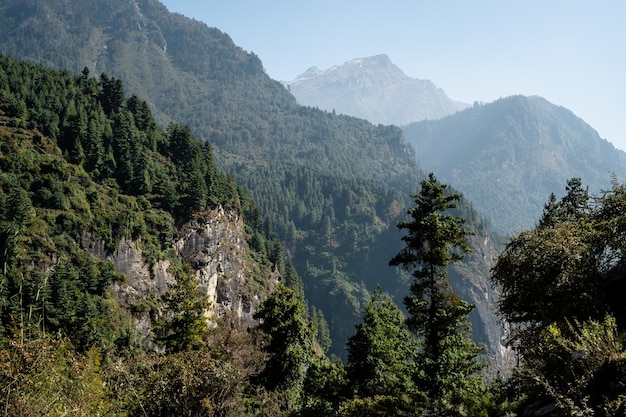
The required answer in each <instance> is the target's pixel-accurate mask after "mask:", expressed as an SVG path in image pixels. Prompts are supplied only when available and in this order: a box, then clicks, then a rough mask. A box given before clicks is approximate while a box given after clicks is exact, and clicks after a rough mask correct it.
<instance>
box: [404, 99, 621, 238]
mask: <svg viewBox="0 0 626 417" xmlns="http://www.w3.org/2000/svg"><path fill="white" fill-rule="evenodd" d="M403 131H404V134H405V135H406V138H407V141H409V142H410V143H411V144H412V145H413V146H414V147H415V149H416V154H417V158H418V160H419V162H420V164H421V165H422V166H424V167H425V168H426V169H429V170H434V171H435V172H437V173H439V175H440V177H441V178H442V180H444V181H447V182H450V183H451V184H454V185H455V186H456V187H457V188H458V189H460V190H462V191H463V193H464V194H465V195H466V196H467V197H468V198H469V199H470V200H471V201H472V202H474V205H475V206H476V208H477V209H478V210H479V211H480V212H481V213H484V214H485V215H486V216H487V218H489V220H490V222H491V223H490V224H491V225H492V228H493V229H494V230H495V231H497V232H498V233H501V234H504V235H510V234H511V233H517V232H519V231H521V230H525V229H528V228H531V227H533V226H534V224H535V222H536V221H537V219H538V218H539V216H540V215H541V208H542V205H543V203H544V202H545V198H546V196H548V195H550V194H551V193H555V194H557V195H559V196H560V195H562V194H563V184H565V182H566V181H567V180H568V179H570V178H573V177H580V178H582V180H583V182H584V183H585V184H587V185H588V186H589V187H590V190H591V191H592V192H594V193H598V192H600V191H601V190H606V189H608V188H610V185H611V183H610V181H611V177H612V175H615V176H617V178H619V179H620V180H624V179H626V153H624V152H623V151H620V150H618V149H615V147H614V146H613V145H611V144H610V143H609V142H608V141H606V140H603V139H601V138H600V137H599V136H598V133H597V132H596V131H595V130H593V128H592V127H591V126H589V125H588V124H586V123H585V122H584V121H583V120H581V119H580V118H578V117H576V116H575V115H574V114H573V113H572V112H571V111H569V110H567V109H565V108H563V107H559V106H555V105H553V104H551V103H550V102H548V101H547V100H545V99H543V98H541V97H524V96H513V97H507V98H503V99H500V100H497V101H495V102H493V103H488V104H484V105H483V104H480V105H479V104H476V105H474V107H472V108H470V109H467V110H464V111H462V112H459V113H457V114H455V115H452V116H449V117H446V118H443V119H440V120H433V121H424V122H419V123H414V124H410V125H408V126H405V127H404V128H403Z"/></svg>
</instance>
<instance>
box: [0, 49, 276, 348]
mask: <svg viewBox="0 0 626 417" xmlns="http://www.w3.org/2000/svg"><path fill="white" fill-rule="evenodd" d="M120 87H123V85H122V84H118V83H117V82H113V83H111V82H110V79H109V78H107V77H104V76H103V77H101V80H100V81H97V80H96V79H95V78H89V77H86V76H85V75H84V74H80V75H73V74H71V73H69V72H68V71H59V70H52V69H47V68H44V67H42V66H40V65H32V64H28V63H23V62H19V61H16V60H15V59H13V58H10V57H4V56H0V97H1V98H2V100H0V246H1V247H2V248H3V250H2V253H1V254H0V263H2V265H3V269H2V274H1V275H0V283H1V284H2V285H1V286H0V339H2V341H3V342H4V339H5V338H6V337H7V336H9V335H10V334H13V332H15V331H16V329H17V325H16V322H15V319H16V317H21V319H20V320H19V325H20V327H21V329H19V330H20V331H22V332H24V331H27V332H28V333H29V334H31V333H32V334H39V333H38V332H41V333H43V335H44V336H45V334H46V332H48V333H55V332H59V333H61V334H64V335H66V336H68V337H71V338H72V343H73V344H74V346H75V347H76V348H77V349H79V350H84V349H89V348H91V347H99V348H101V349H103V352H104V353H106V352H117V351H118V349H121V350H124V349H137V348H138V347H145V348H148V349H158V347H157V346H156V345H155V341H156V338H157V337H158V334H159V333H158V332H156V331H155V326H154V324H155V320H156V319H158V318H159V317H160V316H162V315H163V314H164V312H166V311H167V309H168V308H169V307H168V306H167V304H165V303H164V302H163V301H162V300H161V299H160V297H161V296H162V295H164V294H165V293H166V292H168V291H172V289H173V288H176V286H177V282H179V281H180V280H181V279H183V278H184V276H185V274H188V273H193V275H194V276H195V277H196V278H197V285H198V286H199V288H200V289H201V290H202V293H203V294H204V295H205V296H206V297H207V301H208V302H209V306H208V308H207V309H206V310H202V311H201V313H202V318H203V320H204V314H205V313H206V314H207V316H208V317H212V318H213V319H214V320H224V322H225V323H228V324H231V325H235V324H236V323H252V322H253V318H252V315H253V314H254V311H255V310H256V307H257V306H258V305H259V304H260V301H261V299H264V298H265V297H266V296H267V294H269V293H270V292H271V290H272V289H273V288H274V286H275V283H276V281H277V280H278V279H279V278H280V275H281V274H282V272H281V271H279V270H277V269H276V266H275V261H271V260H270V258H268V257H267V256H266V255H267V251H259V250H256V249H251V248H250V245H249V243H248V241H249V237H248V236H250V235H251V234H252V233H254V232H253V231H252V230H250V229H249V226H248V227H246V225H245V224H244V222H243V219H242V214H245V211H246V207H249V206H250V203H251V202H250V198H249V195H248V196H247V197H246V193H245V192H239V191H237V190H236V185H234V184H231V183H230V181H228V180H227V178H226V176H224V175H223V174H222V173H220V172H219V171H217V170H216V169H215V168H214V162H213V157H212V153H211V149H210V146H208V145H207V144H204V145H202V144H200V143H199V142H198V141H197V140H196V139H195V138H193V136H191V134H190V132H189V130H188V129H185V128H182V127H180V126H174V125H171V126H170V127H169V129H168V131H167V132H165V131H163V130H162V129H161V128H160V127H158V126H157V125H156V124H155V123H154V119H153V116H152V114H151V112H150V110H149V109H148V107H147V104H146V103H145V102H142V101H140V100H139V99H138V98H137V97H136V96H132V97H129V98H128V99H126V98H124V97H122V96H120V95H119V93H120V91H119V88H120ZM270 245H272V243H271V241H266V243H265V247H270ZM283 272H284V271H283ZM283 275H284V274H283ZM285 278H287V277H286V276H285ZM190 298H192V296H190ZM26 311H28V312H29V313H28V314H27V315H26V314H25V312H26ZM3 346H4V344H3Z"/></svg>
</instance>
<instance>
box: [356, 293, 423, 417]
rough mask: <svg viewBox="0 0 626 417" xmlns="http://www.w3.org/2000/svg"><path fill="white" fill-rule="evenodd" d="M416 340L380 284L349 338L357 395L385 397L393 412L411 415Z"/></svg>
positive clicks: (361, 397) (380, 399)
mask: <svg viewBox="0 0 626 417" xmlns="http://www.w3.org/2000/svg"><path fill="white" fill-rule="evenodd" d="M415 349H416V341H415V339H414V338H413V336H412V335H411V333H410V332H409V330H408V329H407V327H406V325H405V318H404V314H402V312H401V311H400V309H399V308H398V306H397V305H396V304H395V303H394V302H393V301H392V300H391V299H390V298H389V297H388V296H385V295H384V294H383V292H382V289H381V288H380V287H378V288H377V289H376V291H375V293H374V295H373V296H372V298H371V300H370V303H369V304H368V306H367V308H366V309H365V313H364V314H363V321H362V322H361V323H359V324H357V325H356V332H355V334H354V335H353V336H351V337H350V338H349V339H348V364H347V368H346V370H347V376H348V380H349V385H350V388H351V390H352V394H353V395H354V396H355V397H356V398H360V399H364V398H372V399H374V398H376V401H384V402H385V404H386V406H387V407H393V410H391V409H389V410H388V411H389V412H392V411H393V415H410V414H411V413H410V410H411V407H410V404H411V402H412V400H413V399H414V398H415V394H416V393H415V392H413V391H414V385H413V381H412V380H411V375H413V374H414V372H415V364H414V362H413V354H414V352H415Z"/></svg>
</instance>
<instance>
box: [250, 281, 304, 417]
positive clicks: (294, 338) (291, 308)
mask: <svg viewBox="0 0 626 417" xmlns="http://www.w3.org/2000/svg"><path fill="white" fill-rule="evenodd" d="M254 318H255V319H257V320H258V321H259V324H258V329H260V330H261V331H262V332H263V335H264V340H265V342H264V345H263V350H264V351H265V352H267V353H268V354H269V355H270V356H269V359H268V361H267V364H266V366H265V369H264V370H263V371H262V372H261V375H260V381H261V383H262V384H263V386H265V387H266V388H267V389H269V390H271V391H277V392H280V393H282V394H283V395H284V397H283V398H284V402H285V404H284V407H285V408H286V409H287V410H289V411H295V410H297V409H299V408H300V407H301V406H302V388H303V385H304V380H305V377H306V373H307V369H308V367H309V364H310V362H311V358H312V356H313V339H314V333H313V328H312V326H311V325H310V323H309V322H308V321H307V319H306V309H305V306H304V304H303V302H302V301H301V300H300V299H298V297H297V295H296V293H295V292H294V291H293V290H292V289H290V288H288V287H286V286H284V285H279V286H278V287H277V288H276V291H275V292H274V293H273V294H272V295H271V296H270V297H269V298H268V299H266V300H265V301H264V302H263V303H262V304H261V306H260V307H259V309H258V310H257V312H256V313H255V314H254Z"/></svg>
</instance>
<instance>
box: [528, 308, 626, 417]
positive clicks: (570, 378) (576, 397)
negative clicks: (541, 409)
mask: <svg viewBox="0 0 626 417" xmlns="http://www.w3.org/2000/svg"><path fill="white" fill-rule="evenodd" d="M531 350H532V352H529V353H528V354H527V355H526V356H525V358H526V360H525V364H524V368H523V369H522V370H521V373H522V375H523V376H524V377H525V378H526V380H527V383H531V384H532V385H533V387H531V388H529V391H531V392H532V389H533V388H534V389H538V390H539V392H540V393H541V394H543V395H547V396H549V397H550V398H552V399H554V400H555V401H556V404H557V405H558V406H559V408H560V409H561V410H562V411H563V413H564V414H565V415H571V416H603V417H604V416H606V417H608V416H617V415H623V413H624V412H626V384H625V382H624V381H626V352H625V351H624V347H623V345H622V343H621V341H620V338H619V336H618V334H617V326H616V323H615V319H614V318H612V317H610V316H607V317H606V318H605V320H604V321H602V322H597V321H588V322H584V323H580V322H578V321H574V322H571V323H567V324H566V325H565V326H562V327H560V326H558V325H556V324H551V325H550V326H548V327H547V328H546V329H545V330H544V331H543V332H542V333H541V335H540V342H539V343H538V344H537V346H535V347H534V348H532V349H531Z"/></svg>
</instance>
